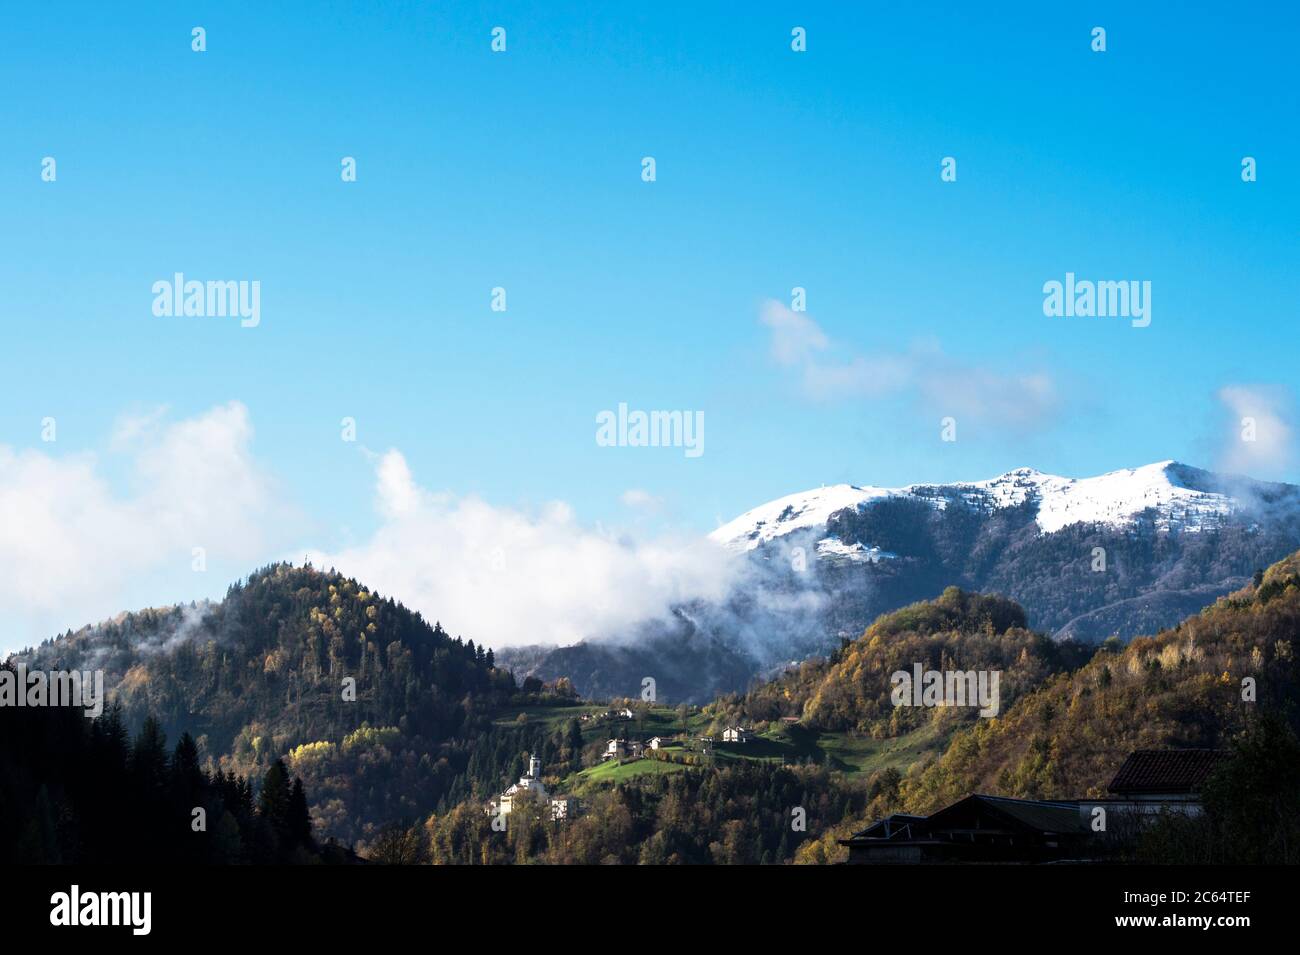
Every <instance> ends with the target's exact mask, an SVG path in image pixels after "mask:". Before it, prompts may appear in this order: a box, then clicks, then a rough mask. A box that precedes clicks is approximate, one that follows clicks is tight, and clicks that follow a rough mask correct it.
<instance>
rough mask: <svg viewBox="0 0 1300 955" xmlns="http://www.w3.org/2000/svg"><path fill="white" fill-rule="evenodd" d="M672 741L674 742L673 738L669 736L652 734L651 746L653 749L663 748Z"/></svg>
mask: <svg viewBox="0 0 1300 955" xmlns="http://www.w3.org/2000/svg"><path fill="white" fill-rule="evenodd" d="M671 743H672V740H671V739H669V738H668V737H667V736H652V737H650V748H651V749H663V748H664V747H665V746H668V745H670V744H671Z"/></svg>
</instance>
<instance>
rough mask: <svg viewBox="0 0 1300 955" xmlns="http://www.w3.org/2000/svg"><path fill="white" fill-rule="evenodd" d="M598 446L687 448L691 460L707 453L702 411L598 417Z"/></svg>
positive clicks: (621, 408)
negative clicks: (705, 451)
mask: <svg viewBox="0 0 1300 955" xmlns="http://www.w3.org/2000/svg"><path fill="white" fill-rule="evenodd" d="M596 444H598V445H599V446H600V447H602V448H685V449H686V456H687V457H688V458H698V457H699V456H700V455H702V454H703V453H704V412H703V411H649V412H646V411H628V410H627V403H626V402H620V403H619V406H618V413H617V414H616V413H615V412H613V411H602V412H600V413H599V414H598V415H596Z"/></svg>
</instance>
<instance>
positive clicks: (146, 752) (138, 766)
mask: <svg viewBox="0 0 1300 955" xmlns="http://www.w3.org/2000/svg"><path fill="white" fill-rule="evenodd" d="M131 771H132V773H133V774H134V775H135V779H136V782H137V783H138V784H139V785H140V787H141V788H142V789H143V790H144V792H145V793H146V794H148V795H150V796H160V795H161V794H162V791H163V787H164V786H165V785H166V782H167V735H166V734H165V733H163V731H162V726H161V725H159V723H158V721H157V720H156V719H154V718H153V717H152V716H146V717H145V720H144V725H143V726H142V727H141V728H140V735H139V736H137V737H136V738H135V747H134V748H133V749H132V751H131Z"/></svg>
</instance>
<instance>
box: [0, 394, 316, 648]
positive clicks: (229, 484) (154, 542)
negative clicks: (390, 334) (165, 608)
mask: <svg viewBox="0 0 1300 955" xmlns="http://www.w3.org/2000/svg"><path fill="white" fill-rule="evenodd" d="M251 439H252V426H251V425H250V423H249V420H248V410H247V409H246V408H245V407H244V406H243V405H242V404H239V403H238V402H231V403H230V404H226V405H222V406H219V407H216V408H213V409H212V410H210V411H208V412H206V413H205V414H202V415H199V416H197V417H194V418H190V419H187V420H184V421H180V422H177V423H175V424H172V425H164V424H163V423H162V420H161V416H160V415H159V414H158V413H151V414H149V415H146V416H142V417H139V418H135V419H129V420H123V421H119V422H118V424H117V425H116V426H115V428H114V429H113V434H112V436H111V439H110V441H109V447H110V454H112V455H119V454H120V455H125V457H126V463H127V465H128V469H129V471H130V472H131V476H132V479H133V480H132V483H131V488H130V490H129V491H127V492H119V491H117V490H116V489H115V488H114V487H113V486H112V485H111V483H110V482H109V480H108V478H107V476H106V474H105V470H106V469H105V463H106V462H105V461H103V460H101V459H100V457H99V456H97V455H96V454H94V453H91V452H82V453H76V454H70V455H56V454H54V453H51V452H52V451H53V448H54V447H56V446H51V451H49V452H47V451H45V450H22V451H17V450H14V449H12V448H10V447H8V446H4V445H0V528H3V533H0V613H2V614H3V618H2V619H3V621H4V625H5V630H6V633H5V639H3V640H0V653H2V652H5V651H8V650H14V649H17V648H18V646H19V645H27V644H31V643H34V642H37V641H39V640H41V639H44V638H45V637H48V636H52V635H53V634H54V632H56V631H60V630H63V629H66V628H68V627H76V626H80V625H82V624H85V623H90V622H93V621H97V620H101V619H104V618H106V617H108V616H111V615H113V614H116V613H118V612H120V611H121V610H123V609H126V608H125V607H123V606H122V600H123V595H124V592H126V591H128V590H132V589H138V585H139V583H140V581H141V579H142V578H145V577H154V578H157V577H158V576H159V575H164V576H166V575H170V579H171V580H172V581H175V580H178V579H179V580H184V579H186V576H185V575H190V578H189V579H191V580H192V579H193V578H192V574H193V572H192V570H191V561H192V550H193V548H195V547H203V548H204V549H205V550H206V551H207V554H208V560H209V561H210V562H212V563H224V562H227V561H228V562H231V563H232V564H236V565H245V564H249V563H250V562H254V561H257V560H261V559H263V557H264V555H265V554H266V553H267V551H268V549H271V548H275V549H279V548H281V547H283V546H284V545H283V540H286V539H289V538H281V539H278V540H276V539H273V538H274V535H275V534H276V529H277V528H284V527H285V525H286V523H287V520H288V515H290V514H291V513H292V512H291V510H290V509H288V508H287V507H285V505H284V504H283V502H281V501H280V500H279V499H278V496H277V495H276V494H275V492H274V488H273V485H272V483H271V481H270V479H269V478H268V477H267V476H266V475H265V474H264V473H263V472H261V471H260V470H259V468H258V467H257V465H256V464H255V462H254V461H253V458H252V455H251V452H250V449H249V444H250V442H251ZM192 589H193V588H191V591H192ZM159 596H160V597H163V596H164V595H162V594H159ZM180 596H181V595H180V594H178V593H176V592H175V591H174V590H173V591H172V592H171V593H169V594H167V595H166V597H165V599H166V600H167V601H168V602H170V601H171V600H175V599H180Z"/></svg>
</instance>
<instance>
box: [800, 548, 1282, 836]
mask: <svg viewBox="0 0 1300 955" xmlns="http://www.w3.org/2000/svg"><path fill="white" fill-rule="evenodd" d="M1298 634H1300V555H1293V556H1291V557H1289V558H1287V559H1286V560H1284V561H1281V562H1279V563H1277V564H1275V565H1274V566H1272V567H1271V568H1269V569H1268V571H1266V572H1265V573H1263V574H1260V575H1257V577H1256V579H1255V581H1254V582H1253V583H1252V584H1251V585H1250V586H1248V587H1246V588H1243V589H1242V590H1240V591H1238V592H1236V593H1234V594H1232V595H1230V596H1228V597H1225V598H1222V599H1220V600H1219V601H1218V602H1216V603H1215V605H1214V606H1213V607H1210V608H1208V609H1206V610H1204V611H1202V612H1201V613H1199V614H1197V615H1196V616H1193V617H1190V618H1188V619H1187V620H1185V621H1183V622H1182V623H1181V624H1179V625H1178V626H1176V627H1173V628H1171V629H1168V630H1165V631H1162V632H1161V633H1159V634H1157V635H1155V636H1151V637H1139V638H1137V639H1134V640H1133V641H1132V642H1131V643H1129V645H1128V646H1126V647H1121V646H1119V645H1118V644H1113V645H1107V646H1104V647H1102V648H1100V649H1099V650H1098V652H1097V653H1096V655H1095V656H1093V658H1092V659H1091V660H1089V661H1088V662H1087V663H1086V664H1085V665H1083V666H1082V667H1080V668H1078V669H1077V670H1073V671H1072V672H1060V673H1057V674H1056V675H1054V676H1051V677H1050V678H1048V679H1047V680H1046V681H1045V682H1044V684H1043V685H1042V686H1041V687H1039V688H1038V689H1036V690H1034V691H1032V692H1030V693H1027V694H1026V695H1024V696H1022V697H1021V698H1020V699H1018V700H1017V701H1016V702H1015V703H1014V705H1012V706H1011V707H1010V708H1009V709H1007V710H1004V712H1003V714H1002V715H1001V716H999V717H998V718H996V719H988V720H977V721H975V722H973V723H972V725H970V726H969V727H968V728H965V729H962V730H961V731H960V732H958V733H957V734H956V735H955V736H953V738H952V740H951V742H950V743H949V744H948V746H947V748H946V750H945V751H944V752H943V753H942V754H941V755H939V756H937V757H935V758H932V759H930V760H924V761H922V762H921V763H919V764H918V765H916V766H914V767H913V768H912V770H911V771H910V772H908V773H907V774H905V775H902V776H900V777H898V778H897V779H894V780H891V781H890V785H888V786H885V787H882V789H881V791H880V792H879V793H878V794H877V796H876V797H875V798H874V799H873V801H872V804H871V805H870V806H869V807H868V810H867V812H866V813H864V814H863V816H862V818H861V820H858V823H861V822H865V821H866V820H869V819H874V818H880V817H881V816H884V815H887V814H888V813H890V812H896V811H906V812H915V813H927V812H930V811H932V810H934V809H937V808H939V807H941V806H943V805H946V804H948V803H950V802H953V801H955V800H956V799H959V798H961V797H962V796H965V795H966V794H968V793H971V792H981V793H988V794H993V795H1003V796H1017V797H1024V798H1040V799H1051V798H1061V799H1067V798H1087V797H1098V796H1102V795H1104V794H1105V787H1106V784H1107V783H1108V782H1109V781H1110V779H1111V778H1112V777H1113V775H1114V773H1115V771H1116V769H1117V768H1118V766H1119V764H1120V763H1121V762H1122V760H1123V758H1124V757H1125V756H1126V755H1127V754H1128V753H1130V752H1132V751H1133V750H1137V749H1158V748H1166V747H1173V748H1177V747H1205V748H1216V749H1226V748H1229V747H1231V746H1233V745H1234V744H1235V745H1239V746H1242V747H1243V748H1244V749H1245V751H1246V753H1247V754H1249V753H1250V752H1258V751H1259V750H1260V747H1261V746H1265V745H1266V746H1267V747H1268V752H1269V753H1270V754H1271V755H1270V756H1268V757H1267V759H1266V760H1265V762H1268V760H1274V761H1275V760H1276V759H1278V758H1280V757H1279V756H1278V754H1280V753H1284V752H1291V751H1292V750H1294V749H1295V732H1296V730H1297V727H1300V709H1298V708H1297V703H1298V702H1300V667H1298V664H1297V659H1296V651H1297V647H1296V637H1297V635H1298ZM1248 731H1249V732H1248ZM1252 733H1253V734H1255V735H1254V736H1252V735H1251V734H1252ZM1260 739H1267V740H1268V742H1267V743H1266V744H1261V743H1260V742H1259V740H1260ZM1243 740H1244V741H1245V742H1241V741H1243ZM1252 772H1253V773H1254V775H1255V776H1257V777H1258V778H1256V779H1255V780H1254V781H1253V782H1251V781H1249V780H1246V781H1244V782H1243V781H1242V780H1240V779H1238V780H1237V784H1238V785H1245V784H1246V783H1249V785H1250V786H1253V787H1254V792H1255V793H1256V794H1259V793H1261V792H1264V791H1266V790H1267V789H1268V787H1269V786H1270V785H1272V784H1273V783H1278V785H1283V784H1286V785H1287V786H1292V789H1294V785H1293V783H1294V777H1295V774H1294V773H1292V774H1290V776H1287V774H1286V773H1284V772H1282V771H1281V770H1280V769H1278V768H1273V769H1266V770H1263V771H1260V770H1259V767H1258V765H1256V766H1255V767H1254V769H1253V770H1252ZM1225 778H1226V777H1225ZM1287 779H1292V783H1286V780H1287ZM1223 785H1227V782H1226V781H1225V782H1224V784H1223ZM1292 789H1288V788H1286V786H1283V789H1281V790H1279V792H1278V794H1277V795H1276V801H1277V802H1278V805H1286V806H1290V807H1291V809H1290V810H1288V811H1287V812H1286V813H1284V818H1281V817H1279V818H1278V819H1276V820H1275V821H1276V822H1277V824H1278V825H1279V826H1281V827H1282V829H1279V830H1278V831H1285V830H1287V829H1288V827H1292V828H1294V827H1297V825H1300V820H1297V819H1296V818H1295V812H1296V811H1297V808H1298V807H1297V806H1296V805H1295V801H1296V799H1297V796H1300V790H1296V791H1292ZM1238 796H1240V794H1239V793H1238ZM1270 798H1272V797H1270ZM1238 801H1240V799H1238ZM1229 802H1230V801H1229ZM1225 805H1226V802H1225ZM1270 805H1271V804H1270ZM858 823H855V825H856V824H858ZM852 828H853V826H846V827H844V828H843V829H841V830H840V831H839V832H837V833H828V834H826V835H825V836H824V837H823V839H822V840H821V841H820V842H819V843H818V844H817V845H815V846H809V847H807V848H806V849H805V851H804V858H805V860H806V861H822V860H825V859H833V858H837V857H838V850H836V849H835V847H834V838H835V837H836V836H842V835H844V834H846V833H847V832H848V831H849V830H851V829H852ZM1220 861H1222V858H1220Z"/></svg>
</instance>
